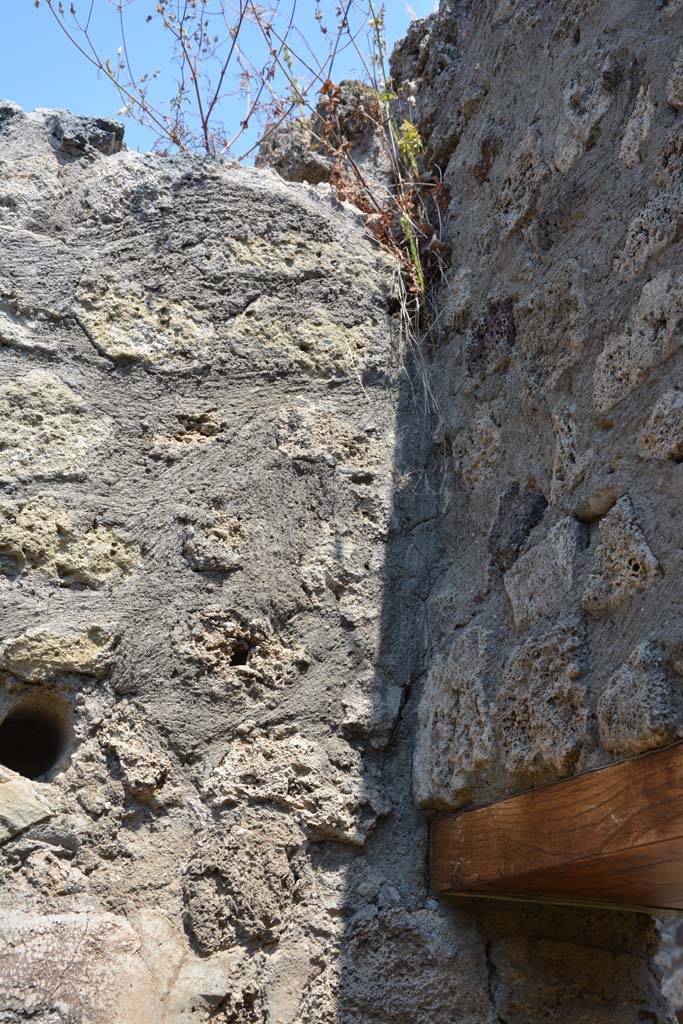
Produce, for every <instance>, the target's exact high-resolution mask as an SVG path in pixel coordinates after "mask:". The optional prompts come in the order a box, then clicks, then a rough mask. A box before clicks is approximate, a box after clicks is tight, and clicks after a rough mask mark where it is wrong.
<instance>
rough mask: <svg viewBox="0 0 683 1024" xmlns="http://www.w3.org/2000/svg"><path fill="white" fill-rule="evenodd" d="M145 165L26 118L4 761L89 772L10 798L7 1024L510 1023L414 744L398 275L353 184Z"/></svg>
mask: <svg viewBox="0 0 683 1024" xmlns="http://www.w3.org/2000/svg"><path fill="white" fill-rule="evenodd" d="M120 134H121V133H120V131H118V130H117V129H116V127H115V126H113V125H111V124H109V123H107V122H95V121H89V120H86V119H79V118H75V117H72V116H71V115H68V114H64V113H63V112H62V113H55V112H49V111H38V112H36V113H34V114H31V115H26V114H24V113H23V112H22V111H21V110H19V108H17V107H16V106H14V105H13V104H9V103H5V104H3V105H2V107H1V108H0V231H1V234H2V244H1V246H0V342H1V345H0V359H1V361H2V379H1V381H0V410H1V415H0V478H1V480H2V488H3V496H2V505H1V506H0V567H1V569H2V574H1V575H0V591H1V595H2V596H1V599H2V609H3V617H2V627H1V629H2V643H1V644H0V671H1V673H2V675H1V677H0V679H1V685H0V719H2V721H3V723H4V725H3V728H5V729H6V732H4V733H3V735H2V739H3V741H7V738H8V736H9V735H10V732H11V728H12V726H11V722H12V721H15V720H13V719H12V715H13V713H14V711H15V710H16V709H17V708H21V709H22V713H25V715H28V716H29V718H30V716H31V715H33V716H36V715H43V717H45V716H47V717H48V719H50V720H51V721H52V722H53V723H54V724H55V727H58V728H59V730H61V733H60V736H61V739H62V740H63V742H64V744H65V746H64V749H63V751H62V755H61V758H60V759H59V760H58V763H57V764H56V766H55V768H54V771H52V773H51V774H50V776H49V777H48V780H47V781H45V780H44V779H43V780H41V781H37V782H29V781H28V780H26V779H24V778H22V777H21V776H20V775H17V774H15V773H12V772H10V771H6V770H4V769H3V770H2V775H0V843H1V846H0V873H1V876H2V885H1V888H0V907H1V913H0V1020H2V1021H3V1022H16V1021H23V1020H29V1019H30V1020H31V1021H41V1022H44V1024H47V1022H49V1024H56V1022H67V1021H69V1022H77V1024H99V1022H102V1024H104V1022H106V1024H138V1022H139V1024H151V1022H154V1024H161V1022H168V1024H179V1022H189V1021H193V1022H195V1021H196V1022H203V1021H208V1020H211V1021H224V1022H240V1024H247V1022H261V1021H269V1022H278V1024H287V1022H298V1021H320V1022H323V1021H325V1022H327V1021H338V1020H348V1021H358V1022H360V1021H367V1020H373V1019H377V1020H380V1019H381V1020H386V1021H397V1022H398V1021H406V1020H409V1019H410V1020H412V1019H414V1014H415V1012H418V1010H417V1008H418V1007H421V1008H422V1010H421V1011H419V1012H423V1013H424V1019H434V1020H436V1019H442V1020H446V1019H448V1018H449V1015H450V1013H451V1009H450V1008H451V1007H453V1006H455V1005H456V1004H457V1005H458V1006H459V1007H460V1008H461V1010H462V1013H464V1014H465V1015H466V1016H467V1017H468V1019H471V1020H479V1019H481V1020H482V1021H483V1020H488V1019H489V1014H488V997H487V995H486V993H487V988H486V985H487V975H486V967H485V956H484V952H483V940H482V938H481V936H480V935H479V933H478V931H477V926H476V925H475V924H471V925H466V926H465V927H464V928H461V929H459V930H458V931H457V932H454V931H453V930H452V929H451V926H450V912H449V911H447V910H442V909H441V908H440V907H439V906H438V905H437V904H435V903H434V902H433V901H431V900H430V898H429V896H428V893H427V891H426V887H425V884H424V862H425V830H424V828H423V826H422V825H421V824H418V823H417V820H416V812H415V811H414V809H413V805H412V800H411V795H410V786H409V779H410V752H409V746H408V743H407V739H406V734H405V733H404V731H402V727H401V724H400V720H399V719H400V712H401V708H402V704H403V700H404V693H405V690H406V687H407V686H408V684H409V683H410V681H411V675H412V674H413V673H414V672H416V671H417V666H418V665H419V662H420V649H421V637H422V631H421V628H420V626H419V624H417V619H416V616H417V614H418V607H417V602H416V600H415V599H414V598H413V597H412V596H411V594H412V593H415V592H418V591H419V587H422V588H424V572H423V564H424V553H423V552H421V551H420V550H419V547H418V546H416V545H413V546H412V547H410V549H409V546H408V541H407V538H408V536H409V534H408V532H406V531H405V530H404V529H403V528H402V527H400V525H399V520H400V519H401V521H403V520H404V519H405V517H401V516H400V515H399V513H395V512H394V510H393V509H394V498H393V491H394V476H395V471H394V459H395V449H396V447H397V445H398V446H399V447H400V446H401V443H402V442H401V433H403V434H405V437H406V439H407V441H408V442H409V443H410V444H411V445H413V446H414V445H416V444H418V445H419V431H415V430H414V429H412V427H411V428H410V429H409V426H408V425H406V424H404V425H401V424H399V428H400V429H399V438H398V441H397V439H396V430H395V420H396V416H397V408H398V405H399V402H400V401H401V400H402V399H401V395H400V388H399V387H398V385H397V370H398V361H397V358H396V353H395V348H396V336H395V335H396V331H395V324H394V322H393V320H392V317H391V315H390V306H391V301H392V300H391V295H392V274H393V266H392V265H391V263H390V262H389V261H388V260H387V258H386V257H385V256H384V255H383V253H382V252H381V251H380V250H379V248H378V247H376V246H375V245H374V243H372V242H371V241H370V240H369V238H368V236H367V234H366V232H365V230H364V228H363V225H362V223H361V221H360V220H359V217H358V215H357V214H356V213H355V212H354V211H353V210H352V209H351V208H344V207H342V206H341V205H340V204H339V203H338V202H337V201H336V200H335V199H334V198H333V196H332V193H331V191H330V189H329V186H326V185H324V186H321V187H320V188H318V189H310V188H308V187H307V186H304V185H288V184H286V183H284V182H283V181H282V180H281V179H280V178H278V177H277V176H276V175H275V174H274V173H273V172H269V171H258V172H257V171H253V170H242V169H240V168H238V167H235V166H231V165H229V164H226V163H223V162H218V161H217V162H212V161H206V160H200V159H195V158H192V157H183V158H178V159H173V160H163V159H157V158H154V157H150V156H140V155H138V154H134V153H130V152H126V151H125V150H121V137H120ZM414 408H415V406H414V405H411V404H410V403H408V409H409V411H410V410H411V409H414ZM409 414H410V412H409ZM404 490H405V493H406V494H407V495H408V496H409V498H408V499H406V500H409V503H410V505H411V508H412V509H413V510H414V511H413V514H414V516H415V518H416V520H417V521H418V522H419V520H420V519H426V518H428V513H426V512H425V511H424V509H423V510H422V512H420V511H419V509H418V505H419V501H416V500H415V499H414V498H413V496H412V492H411V489H410V488H404ZM421 493H424V494H425V495H427V493H428V491H427V489H426V488H423V490H422V492H421ZM401 500H402V499H399V503H400V501H401ZM425 500H426V498H425ZM420 530H421V527H420V526H419V525H417V526H416V527H415V531H414V535H415V536H416V537H417V538H418V539H419V535H420ZM7 723H10V724H7ZM409 964H410V967H409V969H408V965H409ZM461 1010H458V1013H460V1012H461Z"/></svg>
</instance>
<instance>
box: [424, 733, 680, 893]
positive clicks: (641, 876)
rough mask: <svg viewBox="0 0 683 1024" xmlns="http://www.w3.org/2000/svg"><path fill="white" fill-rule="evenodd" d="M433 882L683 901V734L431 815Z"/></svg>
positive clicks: (473, 888)
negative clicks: (620, 758) (628, 756)
mask: <svg viewBox="0 0 683 1024" xmlns="http://www.w3.org/2000/svg"><path fill="white" fill-rule="evenodd" d="M431 871H432V886H433V889H434V891H435V892H438V893H443V894H451V895H461V896H499V897H506V896H507V897H510V898H517V899H531V900H533V899H538V900H551V901H557V902H568V903H576V902H578V903H582V902H589V903H599V904H602V905H614V906H620V907H637V908H653V909H654V908H661V909H669V910H683V743H677V744H675V745H674V746H671V747H667V748H666V749H665V750H657V751H653V752H652V753H649V754H645V755H643V756H642V757H638V758H635V759H634V760H631V761H624V762H621V763H620V764H613V765H609V766H608V767H606V768H600V769H597V770H595V771H592V772H589V773H587V774H586V775H579V776H576V777H575V778H572V779H566V780H564V781H562V782H558V783H556V784H554V785H551V786H545V787H543V788H541V789H536V790H531V791H530V792H527V793H522V794H520V795H519V796H515V797H510V798H508V799H506V800H501V801H500V802H499V803H495V804H491V805H489V806H488V807H481V808H478V809H476V810H472V811H465V812H463V813H461V814H458V815H455V816H452V817H448V818H441V819H440V820H438V821H435V822H433V823H432V836H431Z"/></svg>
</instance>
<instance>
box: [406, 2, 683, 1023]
mask: <svg viewBox="0 0 683 1024" xmlns="http://www.w3.org/2000/svg"><path fill="white" fill-rule="evenodd" d="M682 30H683V5H682V4H680V3H668V4H667V3H663V2H659V3H658V2H655V0H652V2H646V3H644V2H642V0H633V2H630V0H620V2H619V3H613V2H609V0H556V2H550V3H549V2H546V0H543V2H539V0H495V2H493V0H492V2H477V3H470V2H465V0H463V2H460V0H444V2H442V4H441V7H440V11H439V13H438V14H437V15H436V17H435V18H433V19H431V20H430V21H429V22H426V23H421V24H417V25H415V26H413V28H412V30H411V32H410V34H409V36H408V38H407V39H406V40H405V42H404V43H403V44H402V45H401V46H400V47H399V50H398V52H397V53H396V54H395V56H394V73H395V75H396V77H397V78H398V79H400V80H403V81H404V82H405V83H406V86H405V91H406V93H407V94H408V95H409V96H410V97H412V103H413V114H412V116H413V118H414V120H415V121H416V122H417V123H418V125H419V127H420V130H421V132H422V134H423V138H424V140H425V146H426V163H427V164H428V165H429V164H434V163H435V164H436V165H437V166H438V167H439V168H440V170H441V172H442V174H443V180H444V184H445V186H446V188H447V190H448V205H447V208H446V210H445V211H444V215H443V232H444V238H445V240H446V241H447V242H448V243H449V244H450V246H451V248H452V266H451V268H450V270H449V272H448V273H449V284H448V287H445V288H443V291H442V297H441V303H440V305H441V311H442V319H441V323H440V332H439V338H438V343H437V346H438V350H437V351H436V353H435V355H434V357H433V364H432V377H433V381H434V386H435V388H436V393H437V401H438V406H439V410H438V417H437V419H438V426H437V428H436V430H435V438H434V441H435V447H436V448H437V449H440V451H441V455H442V458H443V492H442V499H441V503H440V521H439V534H440V543H441V545H442V555H441V556H440V557H439V559H438V560H439V563H440V566H439V578H438V580H437V582H436V585H435V587H434V590H433V592H432V597H431V601H430V613H429V621H430V628H429V634H430V650H429V655H428V672H427V676H426V681H425V684H424V687H423V690H422V697H421V701H420V706H419V712H418V734H417V739H416V750H415V760H414V786H415V795H416V799H417V801H418V802H419V804H420V805H421V806H422V807H423V808H424V809H425V810H427V811H428V812H440V811H444V810H456V809H459V808H462V807H464V806H467V805H469V804H471V803H472V802H482V801H485V800H487V799H494V798H498V797H501V796H503V795H507V794H510V793H514V792H516V791H520V790H522V789H525V788H527V787H529V786H533V785H537V784H540V783H545V782H551V781H553V780H556V779H559V778H562V777H564V776H566V775H568V774H572V773H574V772H577V771H581V770H584V769H586V768H589V767H592V766H595V765H598V764H601V763H606V762H608V761H611V760H614V759H616V758H619V757H623V756H629V755H632V754H635V753H638V752H640V751H643V750H646V749H649V748H652V747H657V746H662V745H665V744H666V743H667V742H670V741H671V740H674V739H676V738H678V737H680V736H681V734H682V730H683V719H682V716H681V711H682V699H683V680H682V679H681V672H682V668H681V657H680V654H681V646H680V645H681V633H680V621H681V612H682V608H681V603H682V601H683V595H682V593H681V588H680V576H681V546H680V537H679V534H680V488H681V473H682V467H681V453H682V452H683V447H682V442H683V416H682V415H681V391H680V388H681V386H682V384H683V376H682V366H683V363H682V361H681V359H682V355H681V338H682V335H681V328H682V326H683V307H682V306H681V295H682V293H681V291H680V288H681V283H680V276H679V274H680V271H679V264H680V256H681V246H680V242H679V239H680V236H681V224H682V223H683V221H682V220H681V216H682V211H683V205H682V203H683V191H682V184H681V182H682V179H681V172H682V171H683V157H682V155H681V154H683V129H682V126H681V121H680V118H681V114H680V110H681V109H683V98H682V96H681V60H680V56H679V47H680V40H681V31H682ZM454 739H455V742H454ZM525 914H526V912H525ZM548 914H549V921H550V922H551V927H550V928H545V927H544V926H543V925H542V923H541V922H542V920H543V916H544V915H541V914H539V913H537V912H531V911H530V912H529V917H528V918H526V922H527V923H526V924H525V925H524V928H522V927H521V925H520V921H521V919H520V918H519V916H518V912H516V911H514V910H513V909H507V910H505V911H502V912H501V915H500V917H499V918H498V919H496V914H495V912H494V911H493V910H492V909H487V910H486V911H485V912H484V913H483V916H482V921H483V922H484V923H485V928H486V929H487V931H488V933H489V935H490V947H489V959H490V963H491V969H492V974H491V977H492V988H493V992H494V1002H495V1003H496V1009H497V1013H498V1015H499V1016H500V1018H501V1019H502V1020H505V1021H510V1020H519V1021H521V1020H531V1019H538V1017H539V1016H540V1017H541V1018H542V1019H546V1017H547V1018H548V1019H550V1018H551V1017H554V1016H555V1015H557V1016H558V1017H562V1018H563V1019H564V1018H567V1017H568V1018H569V1019H574V1018H575V1017H576V1018H577V1019H591V1020H615V1021H616V1020H618V1019H619V1020H634V1021H635V1020H640V1019H645V1018H647V1019H660V1016H662V1015H664V1016H666V1014H667V1011H666V1010H665V1009H664V1008H663V1007H662V1006H661V1004H658V1003H657V1000H656V999H654V1001H652V1002H649V1001H650V1000H652V999H653V996H652V991H653V990H652V989H651V988H650V989H648V984H647V983H646V982H645V980H644V979H645V977H646V975H647V971H648V968H646V967H644V966H643V967H642V968H638V969H636V968H629V970H628V972H627V974H628V976H629V977H630V978H632V979H635V978H636V977H638V978H639V979H640V980H639V981H638V982H637V983H636V982H635V980H634V987H633V988H631V989H630V990H629V991H627V986H626V987H622V986H621V984H620V983H618V984H615V985H614V986H613V982H614V979H615V977H616V976H618V974H619V970H620V969H619V968H617V967H616V963H617V961H618V962H619V963H622V962H623V961H621V960H620V959H619V958H620V957H621V956H622V955H623V954H624V952H625V951H624V949H623V947H622V946H621V945H620V944H621V942H622V941H623V940H624V937H625V936H627V935H628V936H629V940H628V941H629V942H630V943H632V946H631V947H630V950H629V952H630V953H635V954H636V955H637V956H643V957H645V958H646V957H647V955H648V948H654V947H651V946H650V943H651V942H652V941H653V938H654V935H653V932H652V930H651V929H652V926H651V924H650V923H649V922H648V920H647V919H646V918H645V917H642V916H638V915H633V916H632V917H630V918H628V919H627V918H626V917H622V916H619V915H611V916H610V915H602V914H600V913H599V912H595V913H593V912H591V913H590V914H588V915H584V914H580V915H576V914H574V913H573V912H571V911H565V912H563V913H562V914H556V913H555V912H554V911H553V912H548ZM514 922H517V928H516V929H515V925H514ZM580 922H583V924H582V925H581V924H580ZM537 928H538V929H540V930H541V931H542V932H543V935H544V937H543V939H541V940H539V941H538V942H537V941H536V939H532V938H530V937H529V934H528V933H527V929H531V931H532V932H534V930H535V929H537ZM582 928H585V932H584V933H583V934H582ZM594 928H595V929H597V930H596V931H594V930H593V929H594ZM506 929H507V930H508V931H509V930H518V935H517V936H512V935H509V934H507V932H506ZM534 943H535V944H534ZM610 949H612V953H610V952H609V950H610ZM614 957H616V959H614ZM582 958H585V968H584V969H583V975H584V984H583V986H582V987H583V989H584V991H583V993H582V994H581V995H580V997H579V1000H585V1003H584V1004H583V1007H579V1005H578V1004H577V1001H576V1000H577V996H578V993H577V991H576V990H575V988H574V982H573V981H572V980H571V979H572V978H574V979H576V978H577V977H578V975H577V973H576V971H577V968H576V965H577V964H578V963H579V962H580V961H581V959H582ZM560 963H562V964H563V965H564V967H563V970H566V975H565V981H564V982H562V983H559V982H558V978H559V977H560V974H561V972H560V971H559V970H558V965H559V964H560ZM589 963H590V964H591V965H592V966H591V967H590V968H588V966H587V965H588V964H589ZM662 963H663V965H664V966H665V967H667V957H666V955H664V958H663V960H662ZM593 965H594V966H595V970H596V976H595V978H594V979H593V980H590V981H589V978H590V976H591V973H592V971H593ZM600 965H602V966H600ZM615 971H616V974H615V973H614V972H615ZM579 973H581V972H579ZM524 975H526V981H525V983H524V984H523V985H522V986H521V989H522V991H519V989H520V980H521V978H522V977H523V976H524ZM598 976H599V977H600V978H604V979H607V980H606V982H605V984H604V985H603V984H602V983H601V982H599V981H598V980H597V979H598ZM511 990H516V992H515V993H514V994H513V995H512V996H510V991H511ZM668 990H669V992H671V991H672V986H671V985H670V984H669V986H668ZM589 1005H590V1009H588V1007H589ZM584 1015H586V1016H585V1017H584Z"/></svg>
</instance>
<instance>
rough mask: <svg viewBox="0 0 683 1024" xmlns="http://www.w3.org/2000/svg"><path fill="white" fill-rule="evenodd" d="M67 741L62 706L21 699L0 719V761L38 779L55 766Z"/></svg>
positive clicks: (67, 727)
mask: <svg viewBox="0 0 683 1024" xmlns="http://www.w3.org/2000/svg"><path fill="white" fill-rule="evenodd" d="M68 743H69V719H68V711H67V708H66V707H61V706H59V705H57V704H55V705H54V706H52V705H51V703H49V702H45V701H41V702H39V703H38V702H36V701H24V702H23V703H21V704H19V705H18V706H17V707H15V708H13V710H12V711H10V713H9V714H8V715H7V716H6V717H5V718H4V719H3V720H2V722H0V764H2V765H4V766H5V767H6V768H11V769H12V771H14V772H18V773H19V774H20V775H24V776H25V777H26V778H27V779H40V778H42V777H43V776H45V775H48V774H49V772H51V771H52V769H53V768H55V767H56V766H57V764H58V763H59V761H60V760H61V758H62V757H63V755H64V754H65V753H66V750H67V747H68Z"/></svg>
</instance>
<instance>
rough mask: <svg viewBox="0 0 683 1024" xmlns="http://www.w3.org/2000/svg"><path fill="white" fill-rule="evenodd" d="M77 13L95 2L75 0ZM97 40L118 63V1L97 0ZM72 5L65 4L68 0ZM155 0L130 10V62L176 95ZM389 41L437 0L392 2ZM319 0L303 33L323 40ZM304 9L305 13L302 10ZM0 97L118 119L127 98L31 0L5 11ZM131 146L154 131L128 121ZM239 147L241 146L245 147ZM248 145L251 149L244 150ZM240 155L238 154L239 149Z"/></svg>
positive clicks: (143, 146) (138, 0)
mask: <svg viewBox="0 0 683 1024" xmlns="http://www.w3.org/2000/svg"><path fill="white" fill-rule="evenodd" d="M75 2H76V7H77V10H78V13H79V14H81V13H82V12H83V10H84V9H85V8H87V7H89V5H90V0H75ZM92 2H93V21H92V25H93V36H94V37H95V39H96V41H97V43H98V46H99V47H100V49H101V52H102V53H103V55H104V56H109V57H110V58H111V59H112V61H114V60H115V55H116V50H117V47H118V45H119V42H120V36H119V30H118V16H117V14H116V10H115V7H116V4H112V2H111V0H92ZM64 3H65V6H67V7H68V3H67V0H64ZM321 3H322V6H323V10H325V9H326V13H327V14H328V16H330V18H331V23H333V21H334V19H333V15H332V14H331V12H332V11H333V9H334V6H335V4H334V0H321ZM155 6H156V2H155V0H127V6H126V7H125V17H126V31H127V43H128V48H129V54H130V56H131V62H132V63H133V65H134V66H135V68H136V69H138V71H137V73H138V74H140V73H141V72H142V71H149V72H151V71H156V70H159V71H160V75H159V78H158V79H157V83H158V89H159V95H160V96H162V95H163V96H168V95H170V94H171V93H172V92H173V91H174V90H173V82H174V67H173V66H172V64H171V62H170V59H169V51H168V45H167V40H166V37H165V35H164V33H163V32H161V31H159V29H158V28H157V27H156V26H155V24H154V23H153V22H152V23H148V22H146V20H145V19H146V16H147V15H148V14H149V13H153V12H154V8H155ZM385 6H386V37H387V42H388V44H389V47H390V48H391V46H392V45H393V43H394V42H395V41H396V40H397V39H399V38H400V37H401V36H402V35H403V34H404V33H405V31H406V28H407V27H408V24H409V22H410V19H411V17H412V16H416V17H424V16H425V15H427V14H429V13H431V12H432V11H433V10H434V7H435V0H386V4H385ZM313 8H314V0H304V8H303V10H304V18H306V17H308V19H309V20H308V24H304V25H303V26H302V27H303V28H304V33H303V35H307V34H309V38H310V39H311V40H312V41H314V40H315V39H316V38H318V36H317V34H316V32H315V30H316V28H317V26H316V22H315V21H313V20H312V18H311V11H312V10H313ZM300 10H301V8H300ZM358 70H359V62H358V58H357V57H355V56H354V55H353V54H352V53H348V54H346V53H345V54H343V55H342V56H341V58H340V59H338V61H337V64H336V65H335V75H334V77H335V79H337V80H338V79H339V78H342V77H356V75H357V74H358ZM0 97H2V98H5V99H11V100H14V101H15V102H16V103H19V104H20V105H21V106H22V107H23V108H24V109H25V110H33V109H34V108H35V107H56V108H67V109H69V110H72V111H74V112H75V113H80V114H94V115H99V116H105V117H112V116H115V115H116V112H117V111H118V110H120V108H121V106H122V101H121V99H120V98H119V96H118V94H117V93H116V91H115V90H114V89H113V87H112V85H111V83H110V82H108V81H107V80H106V78H105V77H104V76H100V77H99V78H98V75H97V72H96V71H95V69H93V68H92V67H91V66H90V65H89V64H88V63H87V62H86V61H85V59H84V58H82V57H81V56H80V55H79V54H78V53H77V52H76V51H75V50H74V48H73V46H72V45H71V44H70V43H69V41H68V40H67V39H66V38H65V36H64V35H63V34H62V32H61V31H60V29H59V27H58V26H57V24H56V23H55V22H54V20H53V18H52V15H51V14H50V12H49V11H48V10H47V8H46V7H45V5H44V0H43V3H41V6H40V7H39V8H38V9H36V8H35V6H34V2H33V0H10V2H9V3H7V9H5V10H3V31H2V33H1V34H0ZM237 102H238V101H237V99H234V100H233V99H227V100H226V101H225V108H224V110H225V114H224V119H225V121H226V122H232V121H235V122H237V123H238V122H239V120H240V119H241V116H242V110H243V104H242V101H241V100H240V101H239V106H238V105H237ZM121 120H124V123H125V124H126V142H127V144H128V145H129V146H130V147H132V148H137V149H140V150H147V149H150V148H151V146H152V143H153V141H154V136H153V135H152V134H151V132H150V131H149V130H148V129H145V128H143V127H142V126H139V125H137V124H135V123H134V122H133V121H131V120H130V119H123V118H121ZM244 148H245V147H244V146H242V147H240V146H239V144H238V147H237V149H244ZM246 148H248V147H246ZM235 155H239V153H238V152H236V153H235Z"/></svg>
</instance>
